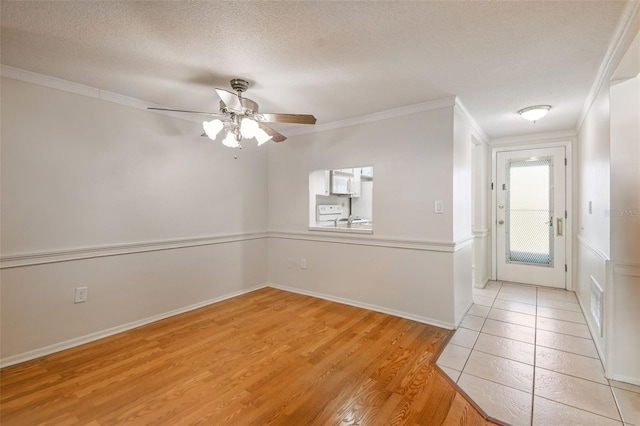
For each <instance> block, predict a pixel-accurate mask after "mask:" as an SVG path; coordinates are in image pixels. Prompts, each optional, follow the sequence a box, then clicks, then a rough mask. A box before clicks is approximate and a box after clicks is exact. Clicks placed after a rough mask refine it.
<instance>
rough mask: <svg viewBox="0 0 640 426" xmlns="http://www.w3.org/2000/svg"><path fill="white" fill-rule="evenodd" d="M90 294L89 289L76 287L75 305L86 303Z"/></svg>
mask: <svg viewBox="0 0 640 426" xmlns="http://www.w3.org/2000/svg"><path fill="white" fill-rule="evenodd" d="M88 294H89V288H88V287H76V299H75V301H74V302H73V303H83V302H86V301H87V296H88Z"/></svg>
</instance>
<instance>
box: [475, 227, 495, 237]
mask: <svg viewBox="0 0 640 426" xmlns="http://www.w3.org/2000/svg"><path fill="white" fill-rule="evenodd" d="M490 234H491V228H487V229H474V230H473V237H474V238H486V237H488V236H489V235H490Z"/></svg>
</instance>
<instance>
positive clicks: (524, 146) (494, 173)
mask: <svg viewBox="0 0 640 426" xmlns="http://www.w3.org/2000/svg"><path fill="white" fill-rule="evenodd" d="M556 147H563V148H564V149H565V156H566V158H567V166H566V169H565V198H566V200H565V208H566V210H567V219H566V220H565V224H564V229H565V233H566V234H565V235H566V241H565V244H566V247H565V249H566V251H565V256H566V259H565V262H566V265H567V272H566V280H565V283H566V284H565V285H566V289H567V290H570V291H573V287H574V286H573V224H574V222H575V220H574V219H575V217H574V214H573V161H572V160H573V151H572V149H571V148H572V140H562V141H557V142H538V143H536V142H531V141H528V142H526V143H513V144H504V145H500V146H493V147H492V148H491V279H492V280H496V279H497V276H498V259H497V256H496V251H497V245H498V244H497V241H498V239H497V237H498V235H497V228H498V227H497V226H496V225H497V223H498V219H497V209H496V205H497V199H496V198H497V197H496V194H497V191H496V190H497V185H496V182H497V181H498V170H497V159H498V153H499V152H505V151H520V150H528V149H538V148H556Z"/></svg>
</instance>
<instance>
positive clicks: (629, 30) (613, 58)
mask: <svg viewBox="0 0 640 426" xmlns="http://www.w3.org/2000/svg"><path fill="white" fill-rule="evenodd" d="M639 13H640V1H634V0H629V1H627V4H626V6H625V9H624V11H623V12H622V16H621V17H620V21H619V23H618V26H617V28H616V32H615V34H614V36H613V39H612V40H611V43H610V44H609V47H608V49H607V53H606V54H605V56H604V59H603V60H602V63H601V64H600V68H599V69H598V73H597V74H596V78H595V80H594V81H593V85H592V86H591V90H590V91H589V94H588V95H587V98H586V99H585V101H584V105H583V106H582V111H580V115H579V116H578V121H577V123H576V126H575V133H578V132H579V131H580V129H581V128H582V124H583V123H584V120H585V118H586V117H587V114H588V113H589V110H590V109H591V106H592V105H593V103H594V102H595V100H596V98H597V97H598V93H600V90H602V87H603V86H604V85H605V84H606V83H608V82H609V80H610V78H611V76H612V75H613V73H614V71H615V68H616V66H617V65H618V62H619V61H620V59H621V57H622V55H623V54H624V48H625V47H626V45H627V44H628V43H629V42H630V41H631V40H630V37H633V36H635V34H636V33H635V32H633V30H634V27H635V29H636V30H637V27H638V19H640V16H639Z"/></svg>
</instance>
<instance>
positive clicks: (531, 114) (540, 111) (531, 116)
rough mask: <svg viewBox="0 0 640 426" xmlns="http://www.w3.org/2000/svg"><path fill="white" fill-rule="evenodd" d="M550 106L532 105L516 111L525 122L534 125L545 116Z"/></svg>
mask: <svg viewBox="0 0 640 426" xmlns="http://www.w3.org/2000/svg"><path fill="white" fill-rule="evenodd" d="M550 109H551V105H534V106H530V107H526V108H522V109H521V110H520V111H518V114H520V115H521V116H522V118H524V119H525V120H529V121H533V122H534V123H535V122H536V121H538V120H540V119H541V118H542V117H544V116H545V115H547V113H548V112H549V110H550Z"/></svg>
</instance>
